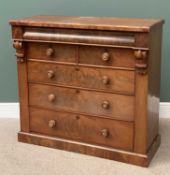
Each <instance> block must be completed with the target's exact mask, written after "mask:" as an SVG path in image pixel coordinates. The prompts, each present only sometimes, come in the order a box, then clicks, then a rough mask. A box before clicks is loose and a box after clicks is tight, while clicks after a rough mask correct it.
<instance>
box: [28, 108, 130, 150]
mask: <svg viewBox="0 0 170 175" xmlns="http://www.w3.org/2000/svg"><path fill="white" fill-rule="evenodd" d="M30 129H31V131H32V132H36V133H41V134H46V135H50V136H56V137H61V138H66V139H71V140H76V141H82V142H86V143H92V144H99V145H104V146H110V147H114V148H120V149H124V150H132V149H133V123H131V122H120V121H114V120H110V119H103V118H98V117H91V116H85V115H76V114H70V113H61V112H53V111H48V110H43V109H36V108H31V109H30Z"/></svg>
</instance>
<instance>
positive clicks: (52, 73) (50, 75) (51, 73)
mask: <svg viewBox="0 0 170 175" xmlns="http://www.w3.org/2000/svg"><path fill="white" fill-rule="evenodd" d="M54 75H55V74H54V71H53V70H49V71H48V72H47V76H48V78H49V79H52V78H53V77H54Z"/></svg>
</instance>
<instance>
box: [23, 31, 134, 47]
mask: <svg viewBox="0 0 170 175" xmlns="http://www.w3.org/2000/svg"><path fill="white" fill-rule="evenodd" d="M23 38H24V40H26V41H40V42H56V43H57V42H58V43H70V44H73V43H77V44H90V45H92V44H96V45H108V46H112V45H115V46H120V47H132V46H134V45H135V37H134V34H132V33H128V32H127V33H124V34H122V33H119V32H110V31H96V30H88V31H87V30H78V29H74V30H73V29H72V30H71V29H69V30H68V29H50V28H48V29H47V28H25V30H24V34H23Z"/></svg>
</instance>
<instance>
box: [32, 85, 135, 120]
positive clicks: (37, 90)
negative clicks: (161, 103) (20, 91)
mask: <svg viewBox="0 0 170 175" xmlns="http://www.w3.org/2000/svg"><path fill="white" fill-rule="evenodd" d="M29 92H30V93H29V104H30V105H32V106H39V107H43V108H48V109H52V110H55V109H63V110H69V111H73V112H81V113H87V114H97V115H100V116H108V117H111V118H118V119H119V120H125V121H132V120H133V119H134V97H133V96H124V95H116V94H107V93H101V92H93V98H91V95H92V93H91V91H85V90H79V89H75V88H63V87H56V86H48V85H41V84H29ZM50 94H54V96H55V99H54V100H53V101H52V102H51V101H49V100H48V96H49V95H50ZM104 101H108V102H109V107H108V108H107V109H105V108H103V107H102V104H103V102H104ZM127 104H128V105H127ZM122 109H123V110H122Z"/></svg>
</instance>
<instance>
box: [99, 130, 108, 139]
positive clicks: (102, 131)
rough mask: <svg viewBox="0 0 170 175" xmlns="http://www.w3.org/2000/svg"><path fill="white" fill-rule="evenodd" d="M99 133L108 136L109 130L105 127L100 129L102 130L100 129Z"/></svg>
mask: <svg viewBox="0 0 170 175" xmlns="http://www.w3.org/2000/svg"><path fill="white" fill-rule="evenodd" d="M101 135H102V136H103V137H108V136H109V131H108V130H107V129H102V130H101Z"/></svg>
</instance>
